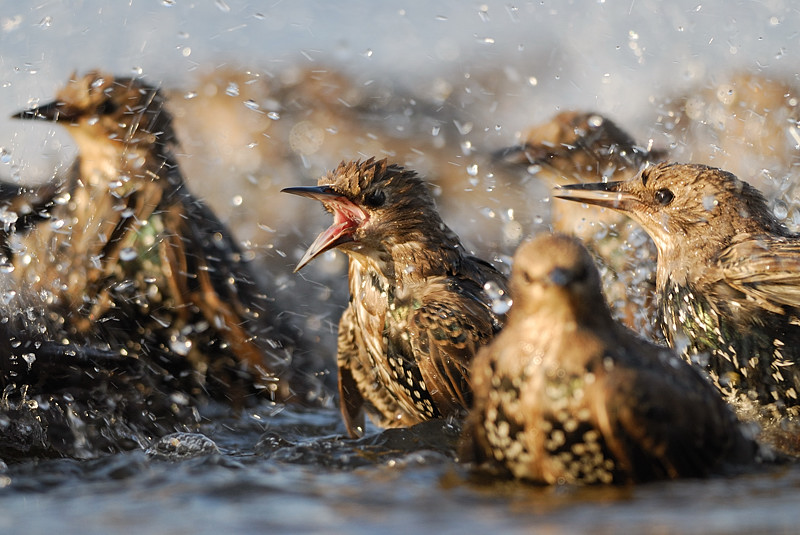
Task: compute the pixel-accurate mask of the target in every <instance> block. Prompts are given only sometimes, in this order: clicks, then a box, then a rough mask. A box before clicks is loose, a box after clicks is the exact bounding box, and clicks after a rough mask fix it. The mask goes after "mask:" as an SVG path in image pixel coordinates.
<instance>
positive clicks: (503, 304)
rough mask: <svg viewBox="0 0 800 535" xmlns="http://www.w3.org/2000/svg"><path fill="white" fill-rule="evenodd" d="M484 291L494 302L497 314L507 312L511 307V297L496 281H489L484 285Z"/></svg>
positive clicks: (493, 308)
mask: <svg viewBox="0 0 800 535" xmlns="http://www.w3.org/2000/svg"><path fill="white" fill-rule="evenodd" d="M483 291H484V292H486V296H487V297H488V298H489V300H490V301H491V303H492V311H493V312H494V313H495V314H505V313H506V312H508V311H509V310H510V309H511V304H512V301H511V298H510V297H509V296H508V294H507V293H506V292H505V290H503V289H502V288H501V287H500V285H499V284H497V283H496V282H495V281H489V282H487V283H486V284H484V285H483Z"/></svg>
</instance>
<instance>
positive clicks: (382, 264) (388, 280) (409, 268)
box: [349, 237, 464, 291]
mask: <svg viewBox="0 0 800 535" xmlns="http://www.w3.org/2000/svg"><path fill="white" fill-rule="evenodd" d="M349 254H350V269H351V282H352V280H353V277H352V272H353V270H358V271H361V272H363V273H364V274H368V275H362V277H364V276H368V277H370V278H371V279H372V280H378V281H380V286H382V287H383V288H384V290H391V291H394V290H395V289H401V288H403V287H410V286H414V285H416V284H421V283H423V282H425V281H426V280H428V279H430V278H431V277H440V276H447V275H450V274H453V273H455V272H456V271H457V270H458V266H459V264H460V263H461V262H462V258H463V254H464V253H463V247H462V246H461V244H460V243H459V242H458V241H457V240H455V241H452V240H448V239H447V238H441V237H440V239H438V240H430V239H420V240H404V241H402V242H395V243H389V244H386V243H384V246H383V247H380V248H375V249H371V250H370V251H369V252H368V253H366V252H362V251H354V252H351V253H349ZM354 290H356V289H354Z"/></svg>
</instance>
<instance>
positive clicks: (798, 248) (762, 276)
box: [717, 236, 800, 313]
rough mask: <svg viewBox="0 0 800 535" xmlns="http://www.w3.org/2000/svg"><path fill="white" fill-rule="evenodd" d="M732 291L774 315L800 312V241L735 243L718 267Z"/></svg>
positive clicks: (746, 240) (768, 239)
mask: <svg viewBox="0 0 800 535" xmlns="http://www.w3.org/2000/svg"><path fill="white" fill-rule="evenodd" d="M717 265H718V267H719V269H720V273H721V276H722V279H723V280H724V281H725V282H726V283H727V284H728V285H729V286H731V287H732V288H734V289H736V290H738V291H740V292H742V293H743V294H744V295H745V296H747V297H748V298H750V299H752V300H754V301H755V302H756V303H757V304H758V305H759V306H761V307H762V308H765V309H767V310H771V311H773V312H778V313H782V312H785V310H784V307H790V308H794V309H798V310H800V240H796V239H790V238H784V237H774V236H759V237H755V238H754V237H746V238H744V239H739V240H737V241H735V242H734V243H733V244H732V245H731V246H729V247H728V248H727V249H725V250H724V251H723V252H722V254H721V255H720V257H719V260H718V263H717Z"/></svg>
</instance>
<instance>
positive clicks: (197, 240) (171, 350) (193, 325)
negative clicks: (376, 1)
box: [14, 72, 314, 401]
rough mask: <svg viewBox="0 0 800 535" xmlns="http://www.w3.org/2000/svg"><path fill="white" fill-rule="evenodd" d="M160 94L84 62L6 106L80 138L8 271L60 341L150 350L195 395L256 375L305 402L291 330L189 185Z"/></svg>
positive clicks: (237, 385) (241, 386) (229, 390)
mask: <svg viewBox="0 0 800 535" xmlns="http://www.w3.org/2000/svg"><path fill="white" fill-rule="evenodd" d="M164 104H165V102H164V99H163V97H162V96H161V93H160V91H159V90H158V89H157V88H155V87H153V86H150V85H148V84H146V83H144V82H143V81H141V80H140V79H137V78H115V77H113V76H111V75H109V74H105V73H101V72H90V73H88V74H86V75H85V76H82V77H75V76H73V77H72V78H71V79H70V81H69V82H68V83H67V85H66V86H65V87H64V88H63V89H62V90H61V91H60V92H59V93H58V95H57V99H56V100H55V101H54V102H51V103H49V104H46V105H43V106H39V107H36V108H33V109H29V110H26V111H23V112H20V113H18V114H17V115H15V117H17V118H30V119H36V120H47V121H54V122H57V123H58V124H60V125H64V126H65V127H67V128H68V130H69V132H70V134H72V136H73V138H74V140H75V142H76V144H77V147H78V158H77V160H76V162H75V165H74V166H73V169H72V170H71V171H70V173H69V176H68V177H67V178H66V180H65V181H64V182H63V183H62V184H60V185H59V187H58V188H56V189H54V191H53V192H52V195H51V202H50V203H49V206H48V208H47V214H46V218H47V219H48V221H47V223H46V224H38V225H33V226H34V228H33V229H29V231H28V232H26V233H23V234H24V235H22V236H21V237H20V241H21V244H19V245H18V246H17V247H18V250H17V251H16V252H15V254H14V264H15V267H16V269H15V274H16V275H17V276H19V280H20V282H21V283H22V284H25V285H31V286H32V287H34V288H35V289H36V290H38V291H40V292H44V293H46V294H47V295H49V296H50V299H51V301H52V302H53V308H54V310H55V311H57V313H58V314H59V315H60V317H61V318H63V322H64V328H65V330H66V333H67V335H68V336H69V337H70V338H71V339H81V338H87V337H93V336H98V334H97V333H102V334H100V335H99V337H100V338H101V339H102V340H103V341H105V342H107V343H108V344H109V345H110V346H112V347H123V348H124V349H125V351H127V352H128V353H129V354H138V355H144V354H148V353H152V354H153V355H154V356H155V355H158V359H159V362H158V364H159V365H161V366H164V367H165V368H166V369H167V370H169V371H170V372H171V373H172V374H174V375H175V376H176V377H179V378H182V379H186V380H187V381H189V382H190V384H191V383H195V387H194V388H193V390H192V391H193V392H200V391H201V390H205V391H210V392H211V393H212V394H214V395H217V394H218V395H219V396H220V397H224V398H232V397H233V398H236V397H239V398H241V397H242V396H243V395H247V392H248V391H249V390H250V389H251V387H253V386H255V388H256V389H260V390H262V391H264V392H266V393H268V395H269V396H270V397H272V398H273V399H277V400H281V401H283V400H288V399H300V400H301V401H302V400H303V399H302V398H303V397H304V396H305V395H306V394H308V393H309V390H313V388H312V387H311V386H309V385H310V384H311V383H307V382H306V381H305V378H303V379H299V375H298V374H294V370H296V369H297V366H290V362H291V361H292V359H293V358H295V357H297V352H295V351H294V350H295V342H296V338H297V336H296V334H295V333H294V332H293V331H292V330H291V328H290V327H289V325H287V324H286V322H285V321H284V320H281V319H280V318H279V317H278V315H277V314H276V313H275V311H274V310H273V306H272V305H271V303H270V302H269V299H268V298H267V296H266V295H265V293H264V290H263V289H262V287H261V285H260V284H259V283H258V281H257V277H256V276H255V273H254V271H253V270H252V268H251V266H250V265H249V264H248V261H247V259H246V257H245V255H244V253H243V252H242V250H241V249H240V247H239V246H238V245H237V243H236V242H235V240H234V238H233V237H232V236H231V234H230V232H229V230H228V229H227V228H226V227H225V226H224V225H223V224H222V223H221V222H220V221H219V220H218V219H217V217H216V216H215V215H214V213H213V212H212V211H211V210H210V209H209V208H208V207H207V206H206V204H205V203H203V202H202V201H200V200H199V199H197V198H195V197H194V196H193V195H192V194H191V193H190V192H189V190H188V189H187V187H186V184H185V182H184V179H183V177H182V175H181V172H180V170H179V168H178V165H177V162H176V160H175V157H174V155H173V153H172V147H173V146H174V145H175V144H176V143H177V140H176V138H175V135H174V132H173V128H172V118H171V116H170V114H169V113H168V112H167V110H166V109H165V107H164ZM37 213H38V216H39V217H40V218H42V217H44V216H43V215H42V213H41V211H40V212H37ZM28 226H31V225H28ZM301 358H302V357H301ZM294 364H297V363H296V362H295V363H294ZM313 371H314V370H310V369H309V370H308V373H309V375H311V374H313ZM198 380H199V383H198ZM239 401H241V399H239Z"/></svg>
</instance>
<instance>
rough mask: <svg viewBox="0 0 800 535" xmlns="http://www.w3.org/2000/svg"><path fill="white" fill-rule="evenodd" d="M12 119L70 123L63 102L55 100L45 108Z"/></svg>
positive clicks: (22, 112)
mask: <svg viewBox="0 0 800 535" xmlns="http://www.w3.org/2000/svg"><path fill="white" fill-rule="evenodd" d="M11 118H12V119H37V120H40V121H69V120H71V116H70V114H68V113H66V108H65V105H64V103H63V102H61V101H60V100H55V101H53V102H50V103H49V104H44V105H43V106H37V107H36V108H30V109H28V110H23V111H21V112H19V113H15V114H14V115H12V116H11Z"/></svg>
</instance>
